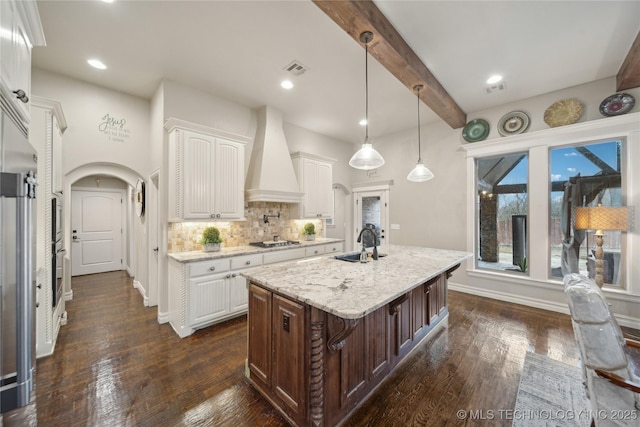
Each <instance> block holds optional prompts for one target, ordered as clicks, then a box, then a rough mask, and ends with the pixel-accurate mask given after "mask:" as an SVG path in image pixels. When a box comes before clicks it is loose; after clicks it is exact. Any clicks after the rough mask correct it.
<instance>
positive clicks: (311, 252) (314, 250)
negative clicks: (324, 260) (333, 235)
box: [304, 245, 325, 257]
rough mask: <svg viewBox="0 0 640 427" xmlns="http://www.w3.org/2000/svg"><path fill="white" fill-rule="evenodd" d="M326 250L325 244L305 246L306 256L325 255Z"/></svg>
mask: <svg viewBox="0 0 640 427" xmlns="http://www.w3.org/2000/svg"><path fill="white" fill-rule="evenodd" d="M324 250H325V249H324V245H318V246H310V247H308V248H305V253H304V256H306V257H310V256H317V255H323V254H324Z"/></svg>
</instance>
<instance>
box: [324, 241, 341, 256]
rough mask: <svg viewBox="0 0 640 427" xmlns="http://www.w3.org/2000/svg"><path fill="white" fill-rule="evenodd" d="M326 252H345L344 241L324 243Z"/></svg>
mask: <svg viewBox="0 0 640 427" xmlns="http://www.w3.org/2000/svg"><path fill="white" fill-rule="evenodd" d="M324 252H325V253H327V254H331V253H334V252H343V249H342V242H336V243H329V244H327V245H324Z"/></svg>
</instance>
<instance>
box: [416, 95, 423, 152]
mask: <svg viewBox="0 0 640 427" xmlns="http://www.w3.org/2000/svg"><path fill="white" fill-rule="evenodd" d="M416 98H417V99H418V163H420V162H422V153H421V152H420V89H419V88H418V90H416Z"/></svg>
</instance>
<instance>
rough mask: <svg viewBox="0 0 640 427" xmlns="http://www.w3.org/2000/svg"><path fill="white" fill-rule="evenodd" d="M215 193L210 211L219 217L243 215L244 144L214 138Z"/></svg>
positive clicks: (236, 217)
mask: <svg viewBox="0 0 640 427" xmlns="http://www.w3.org/2000/svg"><path fill="white" fill-rule="evenodd" d="M213 167H214V181H215V195H214V202H213V211H212V213H215V214H216V217H217V215H220V217H219V218H224V219H238V218H242V217H244V146H243V145H241V144H236V143H234V142H230V141H225V140H224V139H219V138H218V139H216V148H215V161H214V165H213Z"/></svg>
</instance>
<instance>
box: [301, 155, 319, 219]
mask: <svg viewBox="0 0 640 427" xmlns="http://www.w3.org/2000/svg"><path fill="white" fill-rule="evenodd" d="M302 191H303V192H304V198H303V207H302V209H303V214H304V217H305V218H316V217H317V216H318V214H319V213H320V211H319V209H320V206H319V203H318V162H317V161H315V160H309V159H302Z"/></svg>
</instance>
